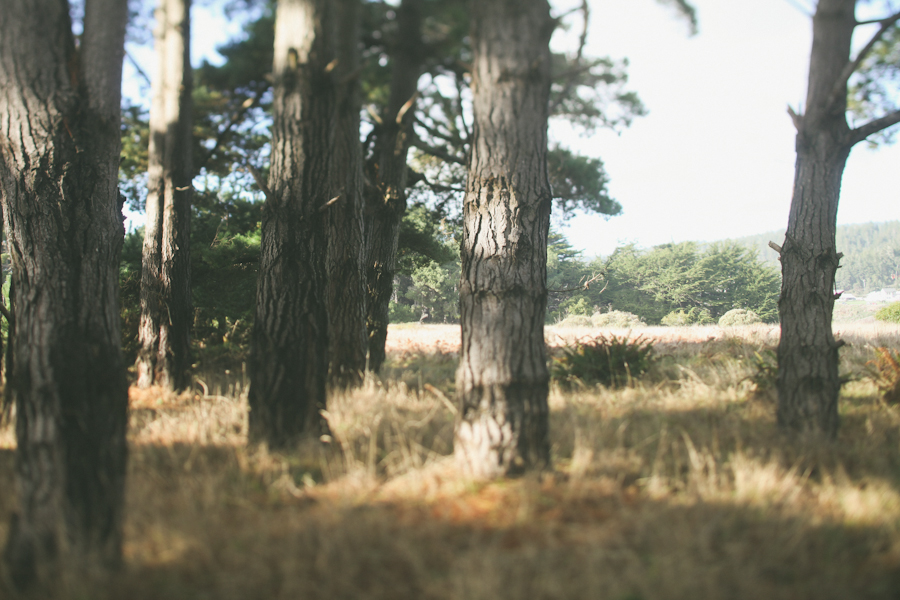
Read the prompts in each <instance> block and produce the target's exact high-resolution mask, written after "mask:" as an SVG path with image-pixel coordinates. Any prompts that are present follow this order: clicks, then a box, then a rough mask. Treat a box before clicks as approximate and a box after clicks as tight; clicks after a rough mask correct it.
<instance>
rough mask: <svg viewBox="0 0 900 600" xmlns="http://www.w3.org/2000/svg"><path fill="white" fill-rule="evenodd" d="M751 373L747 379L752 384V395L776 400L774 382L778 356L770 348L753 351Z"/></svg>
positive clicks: (776, 374)
mask: <svg viewBox="0 0 900 600" xmlns="http://www.w3.org/2000/svg"><path fill="white" fill-rule="evenodd" d="M751 361H752V364H753V374H751V375H750V376H748V377H747V380H748V381H750V383H752V384H753V397H754V398H757V399H761V400H770V401H775V400H777V397H778V394H777V391H776V389H775V384H776V383H777V380H778V357H777V355H776V354H775V351H774V350H772V349H771V348H766V349H764V350H762V351H761V352H760V351H757V352H754V353H753V358H752V359H751Z"/></svg>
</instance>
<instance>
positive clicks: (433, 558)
mask: <svg viewBox="0 0 900 600" xmlns="http://www.w3.org/2000/svg"><path fill="white" fill-rule="evenodd" d="M432 329H434V330H435V331H437V329H435V328H434V326H432V327H431V328H430V329H428V330H427V335H428V336H431V337H430V338H429V339H431V338H432V337H433V336H434V335H435V333H434V331H432ZM445 332H446V338H447V339H444V340H443V341H442V342H441V344H443V345H442V346H440V347H439V350H440V351H439V352H434V353H428V352H425V353H424V354H423V353H422V350H426V349H427V348H428V347H429V346H428V345H427V344H425V345H423V346H421V347H416V346H413V347H409V344H411V343H412V342H408V344H407V346H406V347H405V348H394V350H393V351H392V353H391V355H390V357H389V363H388V365H387V367H388V368H387V372H388V373H390V374H391V376H390V377H387V378H385V379H384V380H376V379H373V378H370V379H369V380H368V381H367V382H366V384H365V385H364V386H363V387H362V388H361V389H359V390H356V391H352V392H345V393H341V394H336V395H333V396H332V397H331V398H330V399H329V407H328V412H327V414H326V417H327V419H328V421H329V425H330V428H331V432H332V440H331V442H330V443H324V444H322V443H318V442H316V443H312V442H308V443H305V444H301V445H299V446H298V447H297V448H296V449H294V450H292V451H290V452H283V453H275V452H269V451H267V450H266V449H265V448H264V447H248V446H247V443H246V418H247V407H246V389H245V387H244V382H242V381H238V380H236V379H235V380H231V381H229V380H228V379H227V378H226V379H223V380H222V381H221V384H220V385H219V386H218V388H217V389H216V390H210V389H209V388H208V387H207V388H206V390H205V391H204V390H203V389H202V388H201V389H199V390H197V391H196V392H195V393H193V394H185V395H182V396H166V395H164V394H160V393H158V392H155V393H154V392H150V393H138V392H136V391H134V392H133V395H132V399H131V402H132V416H131V420H132V423H131V424H132V427H131V431H130V434H129V439H130V443H131V455H130V467H129V479H128V497H127V520H126V540H125V567H124V569H123V570H122V572H121V573H119V574H118V575H116V576H114V577H113V579H112V580H111V581H109V582H106V583H105V584H103V585H93V586H91V585H89V584H84V585H83V586H81V587H75V585H74V584H73V585H72V587H66V588H64V589H63V590H62V591H61V594H60V595H61V597H64V598H97V599H106V598H109V599H113V598H115V599H118V598H129V599H136V600H139V599H155V598H172V599H182V598H183V599H189V598H190V599H193V598H216V599H223V600H229V599H245V598H246V599H255V598H266V599H267V598H273V599H276V598H277V599H280V598H285V599H287V598H329V599H331V598H348V599H349V598H354V599H355V598H375V599H378V598H385V599H387V598H392V599H394V598H397V599H404V598H416V599H420V598H422V599H447V600H449V599H475V600H479V599H491V600H494V599H498V598H522V599H525V598H529V599H532V598H537V599H551V598H553V599H557V598H611V599H618V600H625V599H631V600H636V599H646V600H651V599H663V598H691V599H695V598H696V599H702V598H710V599H712V598H738V599H740V598H748V599H749V598H754V599H755V598H785V599H788V598H791V599H793V598H811V599H812V598H815V599H817V600H818V599H827V598H835V599H837V598H841V599H845V598H897V597H900V409H898V407H896V406H890V405H888V404H886V403H884V402H883V401H882V400H881V399H880V393H879V391H878V390H877V388H876V387H875V385H874V384H873V382H872V381H871V379H869V378H868V375H867V373H869V370H867V368H866V366H865V363H866V362H867V361H869V360H871V359H872V358H873V350H874V348H876V347H892V348H898V347H900V328H898V327H896V326H884V325H880V326H874V325H870V326H865V327H857V328H853V329H847V330H845V331H843V332H842V333H841V335H842V337H843V338H844V339H846V340H847V341H848V342H850V345H849V347H848V348H845V349H844V350H842V353H843V354H842V356H843V363H842V370H843V372H844V374H845V375H846V376H847V377H848V379H849V382H848V383H847V384H846V386H845V387H844V391H843V395H842V398H841V405H840V410H841V416H842V428H841V433H840V436H839V439H838V440H837V441H835V442H827V441H822V440H815V439H795V438H793V437H790V436H786V435H784V434H782V433H781V432H779V430H778V428H777V427H776V424H775V418H774V411H775V405H774V402H773V400H772V398H773V397H772V395H771V394H767V393H764V392H765V391H766V390H760V389H759V387H760V386H766V385H768V384H767V383H766V379H765V378H761V377H754V376H755V375H756V374H758V370H759V364H758V361H757V360H756V357H757V355H758V354H761V353H764V352H765V351H767V350H769V349H771V348H773V347H774V345H775V344H776V343H777V331H774V332H773V330H772V327H771V326H753V327H749V328H735V329H729V330H728V331H727V332H726V331H724V330H721V329H718V328H716V327H709V328H704V327H691V328H684V329H673V328H665V330H662V328H660V329H659V330H658V329H655V328H648V329H642V330H641V333H642V335H643V336H645V337H648V338H651V339H653V340H654V351H655V356H656V359H655V362H654V365H653V367H652V368H651V369H650V371H649V372H647V373H646V374H644V375H643V376H641V377H638V378H635V379H634V380H633V381H632V383H631V385H630V386H628V387H626V388H624V389H618V390H613V389H607V388H604V387H601V386H598V387H593V388H583V389H577V390H574V391H564V390H563V389H561V388H559V387H556V386H554V387H553V389H552V391H551V396H550V405H551V420H552V422H551V436H552V440H551V442H552V454H553V460H554V470H553V471H551V472H546V473H540V474H532V475H529V476H526V477H523V478H520V479H512V480H502V481H497V482H492V483H483V482H482V483H476V482H471V481H467V480H465V479H463V478H462V477H461V476H460V475H458V474H457V473H456V471H455V470H454V464H453V461H452V459H451V458H450V456H449V455H450V453H451V450H452V432H453V422H454V419H455V414H454V413H455V410H456V409H455V407H454V405H453V402H452V397H451V398H450V399H448V395H449V392H448V390H450V389H452V382H450V381H447V379H448V378H449V377H451V376H452V366H453V364H454V360H455V358H454V352H455V347H454V346H453V339H457V340H458V337H457V338H453V335H456V336H458V330H455V329H452V328H448V329H446V330H445ZM394 333H395V332H394V331H392V332H391V335H392V336H393V335H394ZM591 333H596V331H590V330H586V331H585V332H578V331H574V332H573V331H570V330H566V331H565V332H560V333H559V335H565V336H573V337H571V338H570V339H577V336H581V337H583V336H585V335H588V334H591ZM408 335H409V336H410V338H409V339H410V340H411V339H412V336H413V335H414V331H413V332H409V333H408ZM555 335H557V332H555V331H553V330H551V331H549V332H548V340H549V341H550V342H551V344H555V345H559V344H560V343H563V342H564V341H565V340H563V341H560V340H558V339H557V338H555V337H554V336H555ZM404 365H405V366H404ZM429 365H432V366H433V367H434V369H430V368H429ZM408 369H412V370H413V371H414V372H416V374H415V375H414V376H412V377H408V376H406V375H405V374H406V372H407V370H408ZM437 374H440V375H437ZM442 378H443V379H442ZM13 446H14V441H13V437H12V433H11V431H10V429H9V427H7V428H6V429H3V430H0V448H2V449H0V489H2V490H9V489H11V486H12V481H13V470H12V448H13ZM14 503H15V499H14V496H13V495H12V494H9V493H4V494H0V536H2V537H3V538H4V539H5V535H6V529H5V528H6V524H7V523H8V519H9V513H10V512H11V511H12V510H14V508H15V507H14ZM2 585H3V584H0V595H2V594H4V593H5V594H7V595H9V594H10V592H9V590H8V589H7V588H5V587H2Z"/></svg>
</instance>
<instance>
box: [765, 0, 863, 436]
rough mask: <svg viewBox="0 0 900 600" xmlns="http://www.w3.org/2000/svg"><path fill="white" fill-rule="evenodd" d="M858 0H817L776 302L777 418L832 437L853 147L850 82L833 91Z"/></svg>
mask: <svg viewBox="0 0 900 600" xmlns="http://www.w3.org/2000/svg"><path fill="white" fill-rule="evenodd" d="M854 5H855V0H820V1H819V4H818V8H817V11H816V15H815V17H814V19H813V48H812V54H811V58H810V71H809V90H808V92H807V103H806V111H805V114H804V115H803V116H802V117H797V118H796V119H795V120H796V122H797V125H798V130H797V165H796V171H795V176H794V195H793V199H792V200H791V211H790V216H789V218H788V227H787V233H786V234H785V241H784V245H783V246H782V248H781V265H782V266H781V269H782V284H781V298H780V300H779V302H778V308H779V313H780V317H781V341H780V343H779V345H778V366H779V369H778V423H779V424H780V425H781V426H782V427H784V428H786V429H790V430H798V431H811V432H819V433H824V434H826V435H829V436H834V435H835V434H836V433H837V430H838V424H839V421H838V406H837V403H838V394H839V393H840V387H841V382H840V379H839V377H838V346H839V344H838V342H836V341H835V339H834V337H833V335H832V328H831V316H832V310H833V308H834V275H835V271H836V270H837V268H838V262H839V260H840V255H839V254H838V253H837V250H836V248H835V230H836V223H837V209H838V199H839V197H840V190H841V178H842V176H843V172H844V165H845V164H846V161H847V157H848V156H849V154H850V149H851V148H852V145H853V144H852V142H851V140H850V128H849V127H848V125H847V120H846V116H845V113H846V108H847V87H846V84H844V85H843V86H842V89H838V90H837V93H835V86H836V85H838V86H839V87H841V86H840V84H839V83H838V82H839V78H840V76H841V72H842V70H843V69H844V66H845V65H846V64H847V63H848V62H849V57H850V41H851V37H852V35H853V29H854V24H855V19H854Z"/></svg>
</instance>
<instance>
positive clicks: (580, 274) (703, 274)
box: [121, 192, 900, 360]
mask: <svg viewBox="0 0 900 600" xmlns="http://www.w3.org/2000/svg"><path fill="white" fill-rule="evenodd" d="M261 209H262V203H261V202H257V201H254V200H253V199H252V198H249V199H248V198H247V197H244V196H243V195H241V194H239V193H236V192H221V193H218V194H212V193H206V194H201V193H197V194H196V195H195V203H194V209H193V210H194V213H193V220H192V230H191V247H192V250H194V252H193V254H192V273H193V294H194V332H193V333H194V339H195V340H196V342H197V343H198V344H199V346H200V349H201V350H202V352H201V354H202V355H203V356H204V357H206V360H210V359H213V360H215V359H217V358H218V357H220V356H221V357H227V356H237V357H242V356H244V355H245V353H246V349H247V344H248V343H249V339H248V336H249V331H250V326H251V324H252V319H253V306H254V304H253V303H254V301H255V293H256V265H257V262H258V254H259V242H260V228H259V227H260V217H261ZM459 226H460V224H459V221H458V219H453V218H451V217H448V216H447V215H446V214H442V213H441V212H440V211H439V210H436V209H434V208H429V207H428V206H427V205H426V204H425V203H424V202H423V201H419V202H417V203H414V204H411V206H410V207H409V208H408V210H407V213H406V215H405V216H404V218H403V221H402V223H401V230H400V243H399V257H398V269H397V275H396V277H395V291H394V295H393V298H392V301H391V306H390V310H391V313H390V314H391V321H392V322H397V323H403V322H413V321H419V320H423V321H424V322H428V323H456V322H458V319H459V293H458V290H457V285H458V283H459ZM142 233H143V231H142V230H141V229H138V230H135V231H132V232H130V233H129V234H128V235H127V236H126V242H125V247H124V249H123V253H122V270H121V282H122V299H123V308H122V312H123V324H124V333H125V347H126V351H127V352H128V353H129V355H131V356H134V354H135V353H136V352H137V327H138V321H139V318H140V304H139V291H140V290H139V285H140V264H141V238H142ZM783 237H784V232H783V230H782V231H780V232H779V231H775V232H769V233H763V234H759V235H755V236H749V237H744V238H738V239H735V240H725V241H721V242H716V243H713V244H703V243H699V242H683V243H679V244H665V245H662V246H657V247H655V248H652V249H641V248H638V247H636V246H633V245H626V246H622V247H620V248H618V249H616V251H615V252H614V253H613V254H612V255H610V256H607V257H599V258H594V259H590V258H586V257H584V255H583V253H582V252H581V251H579V250H577V249H576V248H573V247H572V245H571V244H570V243H569V242H568V240H567V239H566V238H565V236H564V235H563V234H561V233H551V240H550V244H549V250H548V275H547V277H548V288H549V289H550V290H551V293H550V298H549V305H548V313H547V322H548V323H554V322H557V321H560V320H562V319H564V318H566V317H569V316H573V315H585V316H590V315H591V314H594V313H596V312H609V311H612V310H617V311H625V312H630V313H632V314H634V315H637V316H638V317H639V318H641V319H642V320H643V321H644V322H645V323H647V324H648V325H656V324H659V323H661V322H662V321H663V319H665V318H666V317H667V316H670V315H672V317H670V320H671V321H672V322H673V323H675V324H690V323H696V324H703V323H712V322H715V321H716V320H717V319H718V318H719V317H721V316H722V315H723V314H724V313H725V312H727V311H728V310H731V309H733V308H746V309H749V310H753V311H754V312H756V313H757V314H758V315H759V316H760V317H761V318H762V319H763V320H764V321H768V322H775V321H777V299H778V293H779V285H780V283H779V282H780V273H779V270H778V269H779V266H780V265H779V263H778V260H777V255H776V254H775V252H774V251H773V250H772V249H771V248H770V247H769V246H768V242H769V241H770V240H771V241H780V240H781V239H783ZM837 239H838V246H839V248H840V249H841V250H843V252H844V254H845V256H844V258H843V259H842V263H843V266H842V267H841V268H840V269H839V270H838V274H837V285H838V288H842V289H846V290H849V291H852V292H854V293H856V294H858V295H859V294H864V293H868V292H870V291H874V290H879V289H881V288H883V287H890V286H892V285H894V284H895V280H894V278H892V275H895V274H896V273H898V272H900V222H897V221H892V222H886V223H866V224H861V225H844V226H840V227H839V228H838V238H837ZM592 278H596V279H595V280H594V281H593V282H591V283H590V284H589V286H588V287H587V288H585V287H584V285H585V283H586V282H588V281H589V280H591V279H592ZM423 312H424V314H425V315H426V318H425V319H422V315H423ZM676 315H683V318H679V319H673V317H674V316H676Z"/></svg>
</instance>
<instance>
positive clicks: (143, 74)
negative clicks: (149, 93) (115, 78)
mask: <svg viewBox="0 0 900 600" xmlns="http://www.w3.org/2000/svg"><path fill="white" fill-rule="evenodd" d="M125 56H127V57H128V60H129V61H130V62H131V66H132V67H134V70H135V71H137V74H138V75H140V76H141V79H143V80H144V81H146V82H147V85H150V86H152V85H153V82H152V81H150V76H149V75H147V72H146V71H144V69H142V68H141V65H139V64H138V61H136V60H135V58H134V56H132V55H131V52H129V51H128V50H126V51H125Z"/></svg>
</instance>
